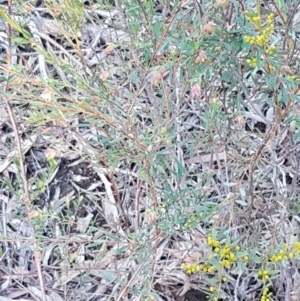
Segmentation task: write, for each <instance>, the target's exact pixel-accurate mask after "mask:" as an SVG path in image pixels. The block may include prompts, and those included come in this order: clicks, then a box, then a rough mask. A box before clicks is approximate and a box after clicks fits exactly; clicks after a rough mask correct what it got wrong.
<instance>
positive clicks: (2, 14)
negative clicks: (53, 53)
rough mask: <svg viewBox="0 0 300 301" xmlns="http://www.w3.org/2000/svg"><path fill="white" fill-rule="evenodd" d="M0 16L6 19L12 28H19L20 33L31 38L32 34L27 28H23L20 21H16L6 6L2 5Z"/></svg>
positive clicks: (26, 37)
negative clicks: (7, 11) (8, 13)
mask: <svg viewBox="0 0 300 301" xmlns="http://www.w3.org/2000/svg"><path fill="white" fill-rule="evenodd" d="M0 18H1V19H3V20H4V21H6V22H7V23H8V24H9V25H10V26H11V27H12V28H14V29H15V30H17V31H18V32H19V33H21V34H23V36H24V37H25V39H30V37H31V35H30V33H29V32H28V31H26V30H25V29H22V28H21V27H20V25H19V24H18V23H16V22H15V21H14V20H13V19H11V18H10V16H8V15H7V13H6V12H5V10H4V8H2V7H0Z"/></svg>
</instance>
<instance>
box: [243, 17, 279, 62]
mask: <svg viewBox="0 0 300 301" xmlns="http://www.w3.org/2000/svg"><path fill="white" fill-rule="evenodd" d="M273 20H274V14H273V13H271V14H270V15H268V17H267V22H266V24H264V25H262V24H261V19H260V17H259V16H254V17H251V18H248V21H249V22H251V23H252V24H253V25H254V26H255V27H256V29H257V30H258V31H259V34H257V35H256V36H247V35H246V36H244V40H245V42H247V43H249V44H250V45H258V46H260V47H262V48H265V49H266V48H267V45H268V42H269V39H268V37H269V35H271V34H272V33H273V31H274V23H273ZM275 51H276V47H275V46H274V45H272V46H270V47H269V49H268V50H267V55H273V54H274V53H275ZM246 62H247V63H248V64H249V65H250V66H252V67H256V64H257V62H256V60H255V59H247V61H246Z"/></svg>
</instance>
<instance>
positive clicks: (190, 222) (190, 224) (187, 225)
mask: <svg viewBox="0 0 300 301" xmlns="http://www.w3.org/2000/svg"><path fill="white" fill-rule="evenodd" d="M199 217H201V215H199V214H196V213H194V214H192V215H191V216H190V217H189V219H188V220H187V221H186V223H185V224H184V227H185V228H187V229H192V228H193V227H194V224H195V222H196V221H197V220H198V219H199Z"/></svg>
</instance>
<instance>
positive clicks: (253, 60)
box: [246, 58, 257, 68]
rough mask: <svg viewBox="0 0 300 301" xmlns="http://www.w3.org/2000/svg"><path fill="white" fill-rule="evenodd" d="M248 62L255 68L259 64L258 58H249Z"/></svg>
mask: <svg viewBox="0 0 300 301" xmlns="http://www.w3.org/2000/svg"><path fill="white" fill-rule="evenodd" d="M246 63H247V64H248V65H250V66H251V67H253V68H254V67H256V66H257V59H256V58H252V59H247V60H246Z"/></svg>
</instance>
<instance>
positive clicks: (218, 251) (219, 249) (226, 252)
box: [207, 237, 249, 268]
mask: <svg viewBox="0 0 300 301" xmlns="http://www.w3.org/2000/svg"><path fill="white" fill-rule="evenodd" d="M207 244H208V245H209V246H210V247H212V250H213V253H214V255H215V257H218V258H219V263H220V265H221V266H223V267H226V268H229V267H230V266H231V265H232V264H234V263H235V262H236V261H237V258H236V254H235V252H239V251H240V249H241V248H240V247H239V246H236V247H230V246H228V245H223V246H221V245H220V242H219V241H218V240H215V239H213V238H212V237H208V238H207ZM210 257H211V258H212V257H213V255H211V256H210ZM210 257H209V259H210ZM248 260H249V258H248V256H244V257H243V261H248Z"/></svg>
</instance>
